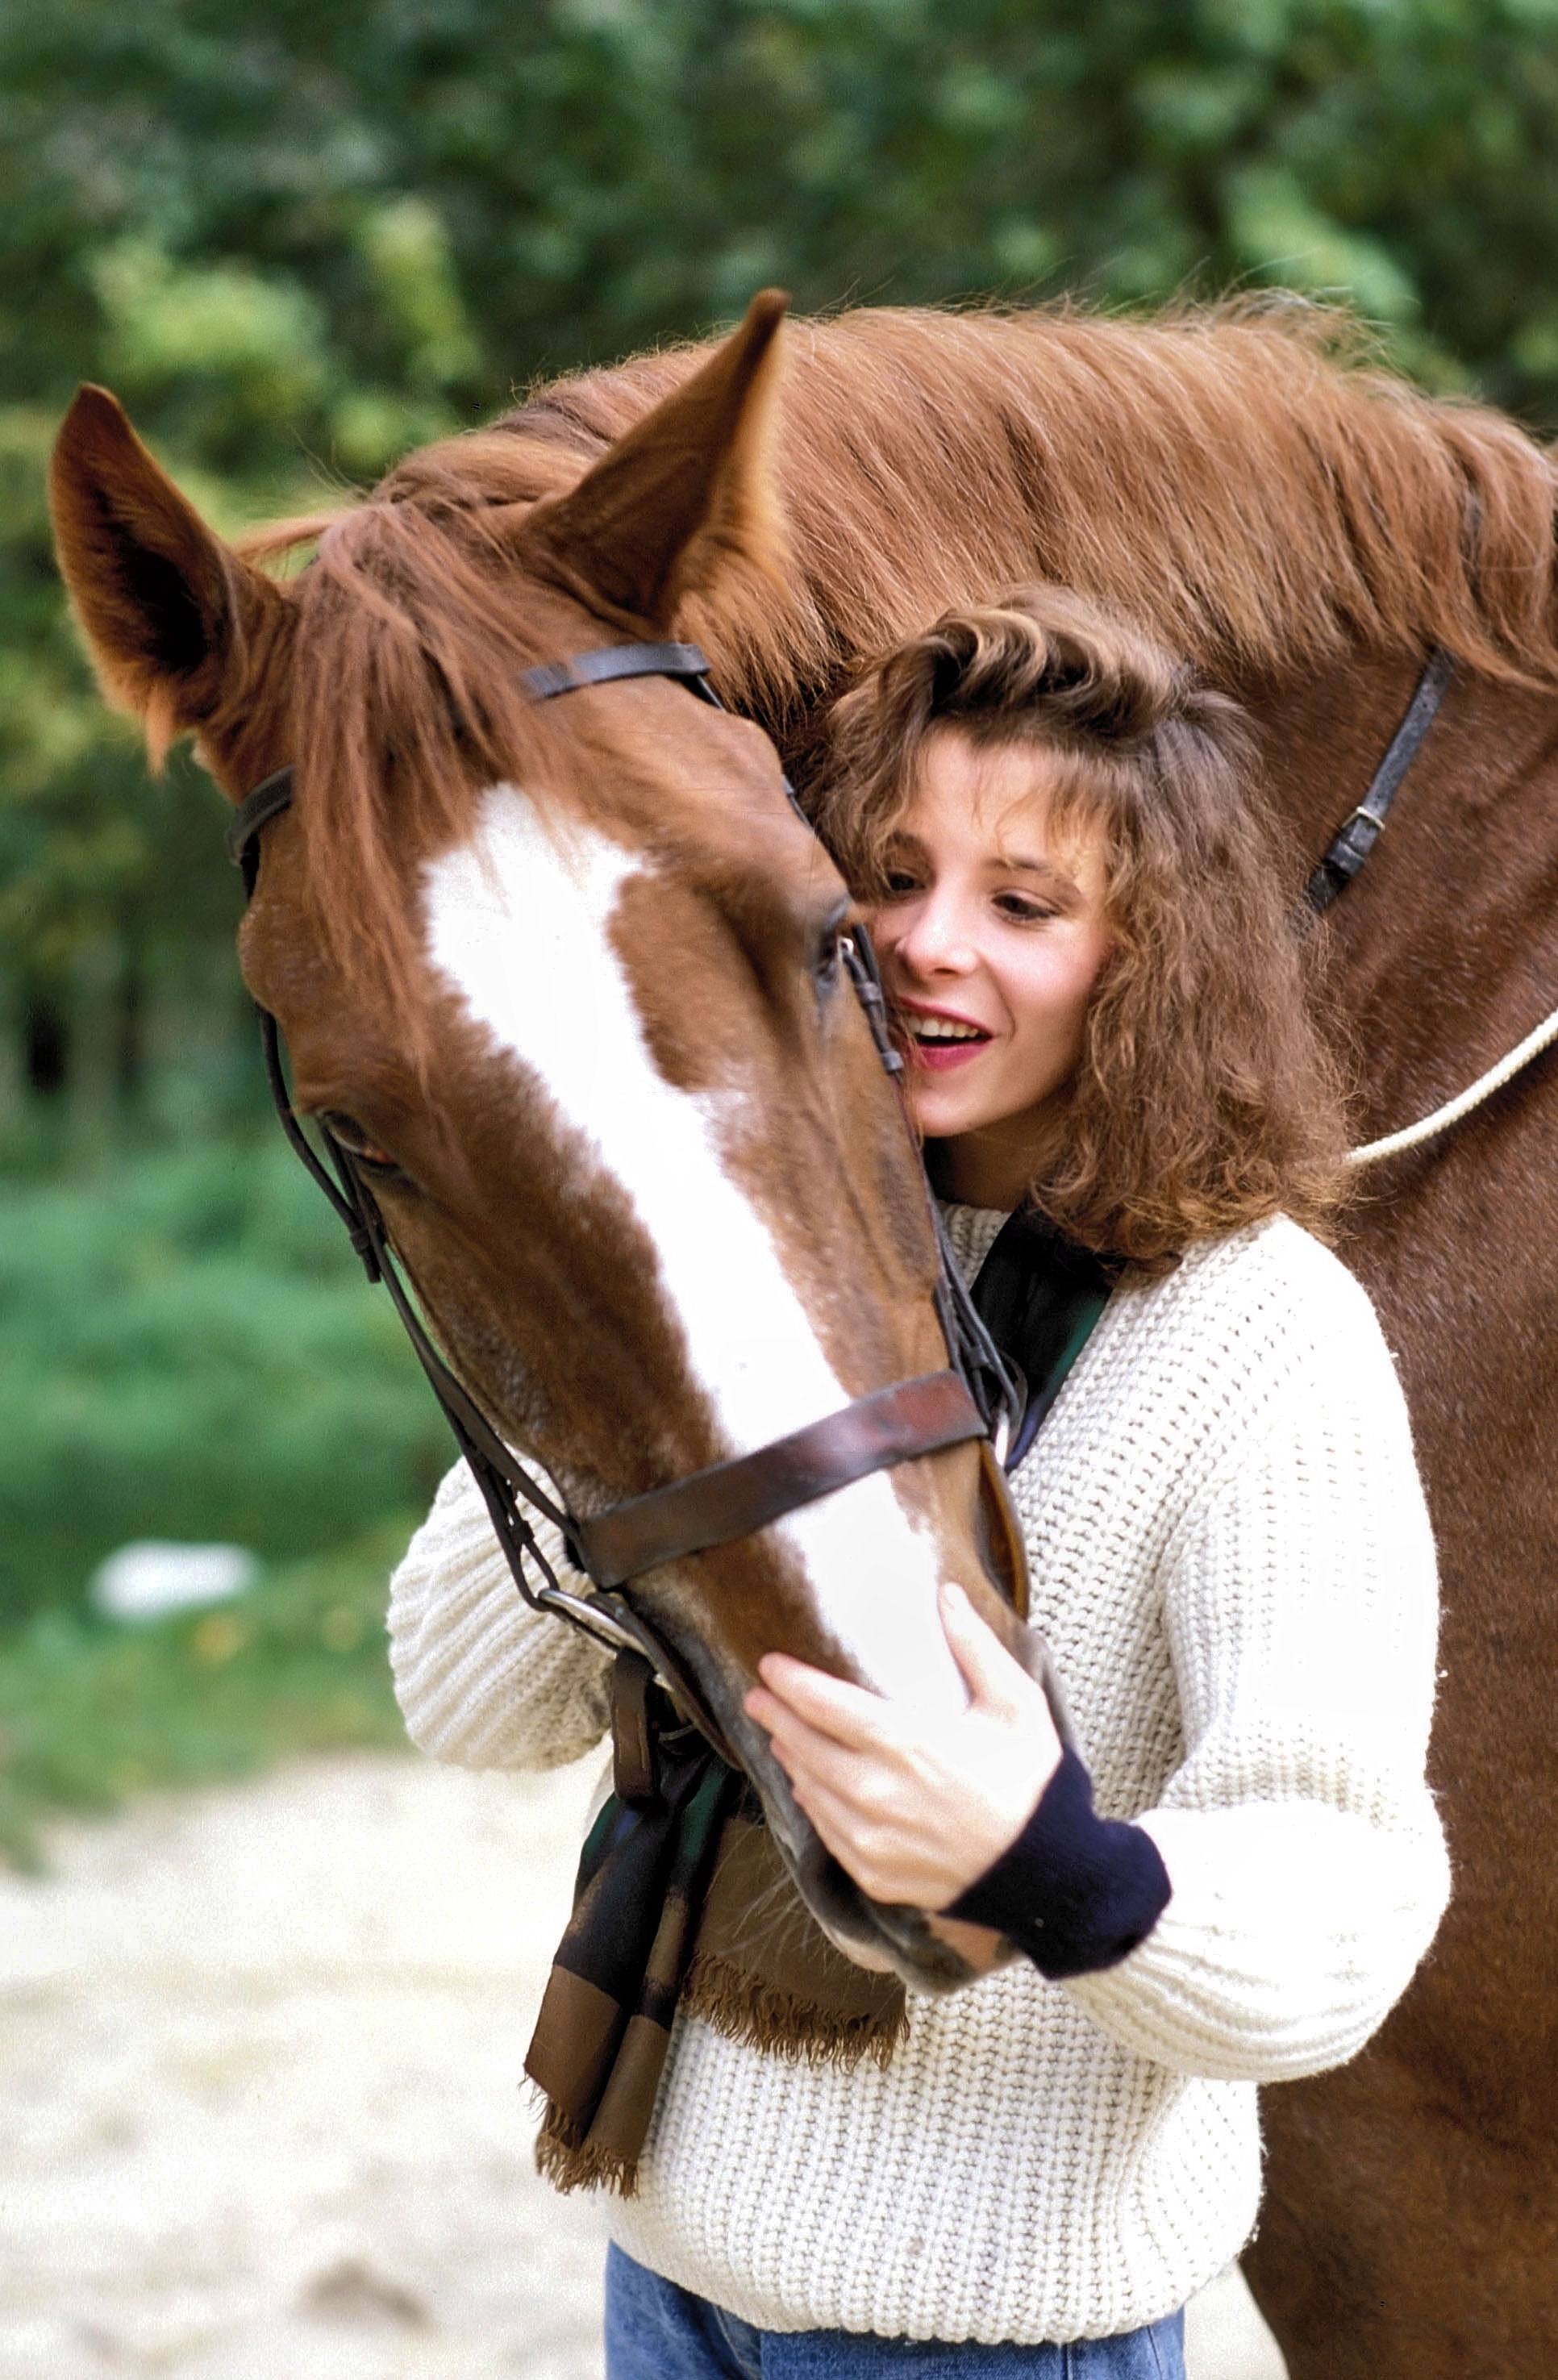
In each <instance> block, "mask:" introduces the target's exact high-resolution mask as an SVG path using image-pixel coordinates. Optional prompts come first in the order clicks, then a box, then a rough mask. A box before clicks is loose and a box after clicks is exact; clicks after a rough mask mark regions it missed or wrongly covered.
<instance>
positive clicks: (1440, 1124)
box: [1344, 1008, 1558, 1165]
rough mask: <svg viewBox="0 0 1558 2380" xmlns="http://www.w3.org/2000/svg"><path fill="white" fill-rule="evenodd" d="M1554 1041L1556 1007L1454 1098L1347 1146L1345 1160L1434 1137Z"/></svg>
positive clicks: (1373, 1157)
mask: <svg viewBox="0 0 1558 2380" xmlns="http://www.w3.org/2000/svg"><path fill="white" fill-rule="evenodd" d="M1554 1041H1558V1008H1555V1009H1554V1010H1553V1012H1552V1015H1551V1016H1545V1017H1543V1019H1542V1021H1541V1023H1540V1025H1539V1026H1537V1028H1536V1030H1535V1032H1533V1033H1528V1034H1527V1036H1526V1038H1525V1039H1524V1041H1520V1042H1517V1043H1516V1044H1515V1048H1514V1049H1513V1050H1509V1051H1507V1052H1506V1054H1505V1055H1504V1056H1503V1057H1502V1058H1501V1059H1500V1060H1499V1062H1498V1064H1497V1065H1496V1066H1490V1067H1489V1069H1488V1071H1487V1073H1486V1074H1485V1075H1479V1076H1478V1077H1477V1080H1476V1082H1475V1083H1471V1084H1468V1086H1467V1088H1466V1089H1465V1090H1464V1091H1459V1092H1457V1093H1456V1095H1455V1098H1454V1099H1446V1100H1445V1102H1444V1105H1443V1106H1442V1108H1435V1109H1434V1111H1433V1112H1432V1114H1431V1115H1426V1116H1423V1117H1421V1118H1420V1119H1419V1120H1418V1123H1409V1124H1404V1125H1403V1126H1402V1129H1401V1130H1400V1131H1399V1132H1390V1133H1387V1134H1386V1135H1385V1136H1384V1138H1383V1140H1370V1141H1366V1142H1365V1143H1364V1145H1363V1147H1361V1148H1349V1149H1348V1151H1347V1154H1346V1158H1345V1160H1344V1161H1345V1163H1346V1164H1348V1165H1378V1164H1379V1163H1380V1162H1381V1160H1382V1159H1384V1158H1387V1157H1399V1156H1400V1155H1401V1153H1402V1151H1403V1150H1404V1149H1407V1148H1418V1147H1421V1146H1422V1144H1423V1142H1424V1141H1425V1140H1437V1139H1438V1137H1439V1135H1440V1134H1441V1133H1442V1132H1448V1131H1449V1129H1450V1127H1451V1125H1452V1124H1457V1123H1460V1121H1461V1118H1462V1117H1463V1116H1468V1115H1470V1113H1471V1112H1472V1110H1473V1109H1474V1108H1479V1107H1480V1106H1481V1105H1482V1102H1483V1101H1484V1099H1491V1098H1492V1096H1493V1093H1494V1092H1495V1091H1502V1090H1503V1087H1504V1085H1505V1084H1506V1083H1508V1082H1512V1081H1513V1080H1514V1078H1515V1075H1518V1074H1519V1073H1520V1071H1521V1069H1522V1068H1523V1067H1525V1066H1528V1065H1529V1064H1530V1062H1531V1061H1532V1059H1533V1058H1540V1055H1541V1053H1542V1051H1543V1050H1549V1049H1551V1048H1552V1044H1553V1042H1554Z"/></svg>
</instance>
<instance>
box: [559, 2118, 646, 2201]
mask: <svg viewBox="0 0 1558 2380" xmlns="http://www.w3.org/2000/svg"><path fill="white" fill-rule="evenodd" d="M536 2171H537V2172H538V2173H539V2174H540V2176H541V2178H542V2180H543V2181H549V2182H550V2183H551V2184H552V2187H553V2189H554V2190H555V2191H559V2192H562V2193H563V2195H564V2196H566V2194H567V2192H569V2191H570V2190H608V2191H610V2192H612V2194H613V2195H614V2197H616V2198H635V2197H637V2195H638V2191H639V2160H638V2158H637V2157H626V2156H622V2155H619V2154H618V2153H617V2152H616V2151H615V2149H603V2148H599V2147H597V2146H596V2145H595V2143H593V2142H591V2141H590V2140H588V2139H587V2138H586V2136H585V2134H584V2133H583V2132H582V2131H580V2129H579V2127H578V2124H576V2123H575V2122H574V2120H573V2118H572V2117H571V2116H566V2115H565V2114H564V2113H563V2110H562V2109H561V2107H557V2106H555V2105H554V2102H553V2101H552V2100H550V2099H549V2100H548V2101H547V2103H546V2114H545V2116H544V2118H543V2119H542V2127H541V2130H540V2131H539V2132H538V2133H537V2134H536Z"/></svg>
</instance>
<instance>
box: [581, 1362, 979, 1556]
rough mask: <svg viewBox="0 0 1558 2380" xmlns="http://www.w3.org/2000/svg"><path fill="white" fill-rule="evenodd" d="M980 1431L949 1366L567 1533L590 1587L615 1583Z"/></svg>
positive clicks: (741, 1534) (764, 1525)
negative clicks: (571, 1535)
mask: <svg viewBox="0 0 1558 2380" xmlns="http://www.w3.org/2000/svg"><path fill="white" fill-rule="evenodd" d="M985 1435H986V1430H985V1426H984V1421H983V1418H982V1416H981V1415H980V1409H979V1407H978V1406H977V1405H976V1404H975V1403H974V1400H973V1398H972V1397H971V1396H970V1395H969V1393H968V1390H967V1388H966V1387H965V1386H964V1384H963V1382H962V1381H961V1380H960V1379H959V1378H958V1377H957V1374H956V1373H955V1372H924V1373H921V1374H920V1376H919V1378H917V1379H912V1380H898V1381H896V1382H895V1384H894V1386H893V1387H892V1388H888V1389H878V1390H875V1391H874V1393H873V1394H871V1395H870V1396H867V1397H857V1398H856V1399H855V1401H854V1403H853V1404H847V1405H846V1406H844V1408H843V1409H842V1411H841V1412H838V1413H833V1414H829V1415H826V1417H825V1418H824V1419H823V1420H822V1421H814V1422H811V1423H810V1424H809V1426H808V1427H806V1428H805V1429H797V1430H793V1431H792V1432H791V1434H790V1436H789V1437H788V1438H776V1439H773V1440H772V1441H771V1442H770V1443H769V1444H768V1445H767V1446H761V1447H759V1449H758V1451H757V1452H756V1453H755V1454H742V1455H737V1456H736V1459H735V1460H734V1461H733V1462H730V1463H714V1464H712V1466H711V1467H710V1469H708V1470H707V1471H694V1472H692V1473H691V1474H690V1475H688V1477H687V1478H686V1479H678V1480H676V1481H675V1482H674V1483H673V1484H672V1486H670V1487H669V1488H657V1489H656V1491H655V1492H654V1494H653V1495H652V1496H635V1497H634V1498H633V1499H632V1500H630V1501H629V1502H627V1503H626V1504H615V1505H613V1507H612V1509H611V1511H610V1512H603V1513H601V1515H600V1516H599V1518H598V1519H596V1520H593V1521H576V1522H575V1523H574V1524H573V1533H574V1536H575V1538H576V1539H577V1541H578V1548H579V1550H580V1552H581V1553H582V1554H583V1556H584V1567H585V1569H586V1570H587V1571H588V1572H589V1573H590V1577H591V1578H592V1579H593V1580H594V1581H595V1584H596V1585H597V1586H621V1585H624V1584H625V1583H626V1582H627V1580H628V1579H630V1578H636V1577H637V1576H638V1575H639V1573H640V1572H641V1571H646V1570H653V1569H654V1567H655V1566H656V1564H657V1563H659V1562H668V1561H679V1560H681V1559H682V1557H683V1556H684V1555H686V1554H694V1553H702V1552H705V1551H706V1550H707V1548H709V1547H710V1546H725V1545H729V1544H731V1543H732V1542H733V1540H734V1539H736V1537H748V1536H751V1535H752V1533H753V1531H754V1530H756V1529H765V1528H767V1526H768V1524H769V1523H770V1522H771V1521H779V1520H783V1518H784V1516H785V1513H786V1512H796V1511H797V1510H798V1509H799V1508H800V1506H802V1505H803V1504H814V1503H815V1502H816V1501H817V1500H818V1498H819V1497H821V1496H831V1495H833V1494H834V1490H835V1489H836V1488H848V1487H850V1486H851V1485H852V1484H853V1483H854V1481H856V1480H857V1479H864V1478H867V1477H869V1475H870V1473H871V1472H873V1471H886V1470H888V1469H890V1468H891V1467H892V1465H893V1464H895V1463H904V1462H907V1460H908V1459H909V1457H910V1456H911V1455H914V1456H919V1455H922V1454H937V1453H939V1452H940V1451H941V1450H942V1449H943V1447H948V1446H962V1445H963V1444H965V1443H966V1441H967V1440H968V1439H972V1438H983V1437H984V1436H985Z"/></svg>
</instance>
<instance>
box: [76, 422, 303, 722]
mask: <svg viewBox="0 0 1558 2380" xmlns="http://www.w3.org/2000/svg"><path fill="white" fill-rule="evenodd" d="M49 504H50V509H51V511H52V512H53V515H54V524H55V551H56V553H57V554H58V557H59V565H60V569H61V571H62V573H63V574H64V577H65V583H66V585H67V588H68V589H69V590H70V600H71V601H72V603H73V604H74V606H75V609H76V613H77V617H78V618H79V621H80V624H81V626H82V628H83V630H84V632H85V634H86V637H87V642H88V644H89V646H90V647H91V655H92V659H93V661H94V662H95V663H96V665H97V671H98V674H99V676H100V678H101V679H102V681H103V690H104V692H105V693H106V694H107V695H108V697H109V699H110V700H111V701H113V702H115V703H116V704H117V705H118V706H119V707H120V708H121V709H122V710H130V711H133V712H135V713H136V714H137V716H138V717H140V718H141V719H143V720H144V721H145V723H146V736H147V742H148V744H149V745H150V747H151V748H152V757H153V759H161V757H162V755H163V753H164V751H165V749H166V747H167V746H168V745H169V743H170V742H171V741H172V739H173V738H174V736H176V735H178V734H180V733H181V732H182V731H183V730H184V729H186V728H190V727H200V726H201V725H203V724H204V722H206V721H207V720H209V719H210V717H211V716H212V714H213V711H214V710H216V708H217V706H218V704H219V703H220V701H221V699H222V697H223V694H224V691H225V689H226V687H227V686H228V685H229V682H230V674H231V672H232V670H233V667H234V665H235V663H236V662H241V659H242V655H243V651H244V648H245V646H246V644H247V643H248V641H249V640H250V636H251V633H252V631H253V630H254V629H255V628H257V627H258V625H259V624H260V622H261V620H262V618H263V617H264V616H265V615H267V614H268V613H271V612H273V611H274V609H275V608H276V607H277V606H278V605H279V603H280V602H281V601H282V600H283V599H282V598H281V595H280V593H279V590H278V589H276V588H275V587H274V586H273V585H272V584H271V582H270V581H269V580H268V579H265V578H262V577H261V576H260V574H259V572H258V571H255V570H251V569H250V567H249V565H247V564H246V563H244V562H241V561H240V560H239V559H238V557H237V554H236V553H232V552H231V551H230V549H229V548H228V547H226V546H225V545H224V544H223V542H222V540H221V539H220V538H219V537H216V536H215V535H214V534H213V532H212V530H210V529H208V528H206V526H205V523H204V522H203V521H202V520H201V517H200V515H199V514H198V513H197V512H196V511H195V509H194V507H193V505H191V504H189V502H188V501H187V500H186V499H185V497H183V496H182V495H181V494H180V493H179V492H178V490H177V489H176V487H175V486H174V483H173V481H172V480H170V479H169V478H168V476H167V473H166V472H165V471H164V470H163V469H162V468H161V467H160V465H158V464H157V463H156V462H154V461H153V460H152V456H151V455H149V454H148V453H147V451H146V449H145V447H144V446H143V445H142V444H141V443H140V439H139V438H138V437H137V436H136V434H135V431H133V430H132V429H131V428H130V425H129V421H128V419H127V417H126V414H125V411H124V408H123V407H122V406H121V405H120V404H119V401H118V399H117V398H116V397H114V396H111V395H109V393H108V391H107V390H106V389H105V388H92V387H91V386H88V387H84V388H81V389H79V390H78V391H77V394H76V397H75V401H74V402H73V404H72V405H71V407H70V410H69V412H68V413H67V415H66V417H65V419H64V421H63V423H62V424H61V426H60V432H59V436H58V438H57V439H56V440H55V451H54V460H53V462H52V464H51V466H50V471H49Z"/></svg>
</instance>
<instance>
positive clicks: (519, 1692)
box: [389, 1462, 611, 1768]
mask: <svg viewBox="0 0 1558 2380" xmlns="http://www.w3.org/2000/svg"><path fill="white" fill-rule="evenodd" d="M536 1536H537V1537H538V1538H539V1539H540V1540H541V1544H542V1550H543V1551H544V1553H545V1555H546V1557H547V1560H549V1561H550V1562H551V1563H552V1565H553V1567H554V1570H555V1571H556V1573H557V1575H558V1577H559V1578H560V1579H561V1580H562V1581H563V1583H564V1584H565V1585H569V1586H573V1587H575V1588H576V1589H577V1591H578V1593H580V1594H588V1593H589V1592H590V1582H589V1580H588V1579H584V1578H580V1577H579V1576H578V1573H577V1572H575V1571H573V1570H572V1568H571V1567H570V1565H569V1563H568V1561H567V1560H566V1556H565V1554H564V1552H563V1548H562V1541H561V1539H560V1537H559V1536H558V1535H557V1532H556V1531H555V1529H554V1528H553V1527H552V1526H551V1524H549V1523H547V1522H538V1523H537V1524H536ZM389 1638H390V1667H391V1669H392V1670H393V1671H394V1674H395V1691H396V1698H397V1699H398V1701H399V1704H400V1707H401V1710H402V1711H403V1713H404V1714H405V1718H406V1730H407V1733H408V1735H409V1736H410V1738H411V1741H412V1742H413V1743H417V1744H420V1746H421V1748H422V1750H423V1751H424V1752H430V1753H432V1755H433V1757H434V1758H435V1759H438V1760H447V1761H456V1762H458V1763H459V1764H460V1766H461V1767H467V1768H557V1767H562V1766H563V1764H564V1763H565V1762H566V1761H569V1760H578V1759H579V1758H580V1757H581V1756H582V1755H584V1754H585V1753H587V1752H588V1751H590V1748H591V1747H592V1746H593V1745H594V1744H597V1743H599V1742H600V1741H601V1738H602V1736H603V1735H604V1733H605V1731H606V1729H607V1726H608V1724H609V1716H610V1714H609V1708H608V1702H607V1686H608V1681H609V1677H610V1671H611V1656H610V1654H609V1653H606V1652H604V1651H603V1650H602V1648H601V1647H599V1646H598V1645H594V1644H592V1643H591V1642H590V1639H589V1638H588V1637H587V1636H585V1635H583V1634H582V1633H580V1632H579V1631H578V1629H577V1628H572V1627H570V1626H569V1625H568V1624H567V1622H566V1621H561V1620H556V1619H554V1618H553V1617H552V1616H551V1615H550V1614H549V1613H546V1612H540V1611H532V1610H531V1609H530V1607H529V1604H527V1603H525V1602H524V1601H522V1600H521V1597H520V1595H519V1591H518V1589H517V1586H516V1585H515V1584H514V1580H513V1577H512V1576H511V1574H510V1572H509V1567H508V1563H507V1561H506V1560H505V1556H504V1553H503V1549H502V1548H501V1547H500V1546H499V1544H498V1541H497V1538H496V1537H495V1536H494V1535H493V1524H492V1522H491V1520H490V1519H489V1517H488V1513H487V1508H486V1505H485V1504H484V1503H483V1502H482V1500H481V1490H480V1489H479V1488H478V1487H477V1485H476V1482H475V1481H474V1479H472V1477H471V1475H470V1473H469V1471H468V1470H467V1468H466V1466H465V1464H464V1463H463V1462H462V1463H456V1465H455V1467H454V1469H453V1470H452V1471H451V1472H450V1473H449V1474H448V1475H447V1476H446V1478H445V1479H444V1483H443V1485H442V1487H441V1488H439V1490H438V1494H437V1496H436V1497H435V1499H434V1500H433V1506H432V1512H430V1513H429V1514H428V1517H427V1519H426V1520H425V1521H424V1522H423V1524H422V1525H421V1527H420V1529H419V1530H418V1531H417V1534H416V1536H414V1537H413V1538H412V1540H411V1543H410V1545H409V1547H408V1549H407V1553H406V1558H405V1560H404V1561H402V1563H401V1565H400V1567H399V1569H398V1570H397V1571H396V1573H395V1576H394V1578H393V1580H392V1581H391V1583H390V1605H389Z"/></svg>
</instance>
